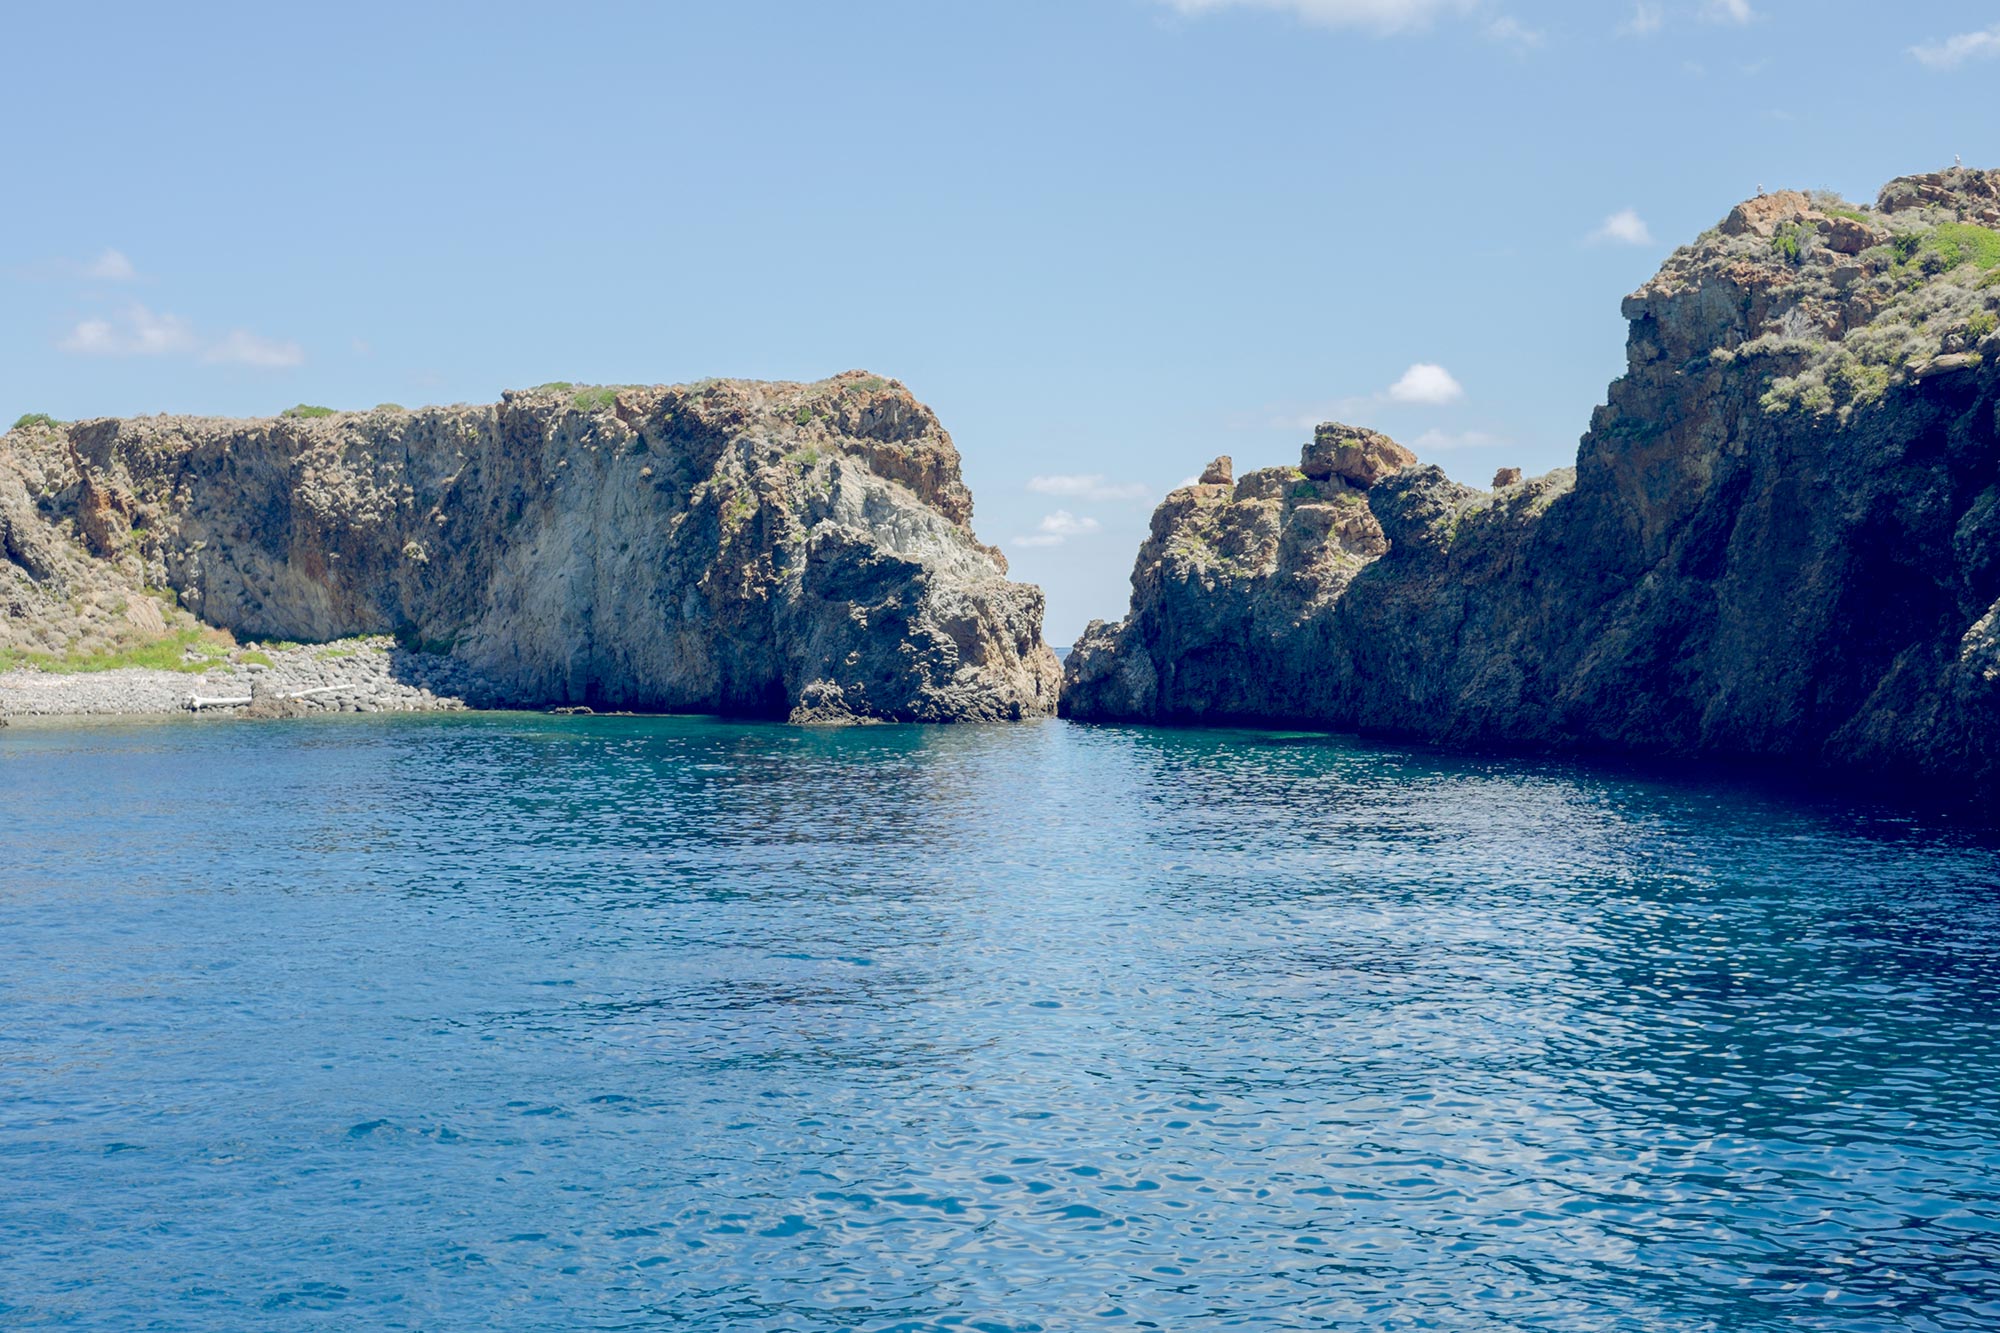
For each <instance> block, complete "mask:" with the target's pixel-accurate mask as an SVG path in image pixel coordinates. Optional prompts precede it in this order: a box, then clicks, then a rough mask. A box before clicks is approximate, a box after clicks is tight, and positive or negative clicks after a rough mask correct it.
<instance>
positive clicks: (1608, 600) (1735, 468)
mask: <svg viewBox="0 0 2000 1333" xmlns="http://www.w3.org/2000/svg"><path fill="white" fill-rule="evenodd" d="M1997 312H2000V172H1977V171H1950V172H1942V173H1938V174H1935V175H1929V176H1918V177H1910V178H1906V179H1903V180H1899V181H1896V182H1893V183H1891V184H1890V185H1889V186H1888V187H1887V188H1886V189H1884V190H1883V192H1882V194H1881V197H1880V199H1879V201H1878V202H1877V204H1876V205H1875V206H1874V207H1873V208H1859V207H1855V206H1853V205H1850V204H1848V203H1846V202H1844V201H1841V200H1839V199H1836V198H1833V197H1830V196H1824V195H1811V196H1809V195H1804V194H1797V193H1791V192H1784V193H1779V194H1773V195H1768V196H1761V197H1759V198H1757V199H1754V200H1750V201H1748V202H1746V203H1744V204H1742V205H1741V206H1739V207H1738V208H1736V209H1735V210H1733V211H1732V212H1731V213H1730V214H1729V216H1728V218H1727V219H1725V220H1724V221H1723V223H1722V224H1721V225H1720V226H1718V227H1717V228H1716V229H1714V230H1712V231H1710V232H1708V233H1707V234H1705V235H1704V236H1702V237H1701V238H1700V239H1699V240H1698V241H1697V242H1695V243H1694V244H1693V245H1691V246H1688V247H1685V248H1683V249H1681V250H1680V251H1678V252H1676V253H1675V254H1674V255H1673V256H1672V257H1671V258H1670V259H1668V261H1667V262H1666V264H1665V266H1664V267H1663V268H1662V269H1661V271H1660V273H1659V274H1658V276H1656V277H1655V278H1654V279H1653V280H1652V281H1651V282H1649V283H1647V284H1646V285H1645V286H1644V287H1643V288H1641V289H1640V290H1639V291H1638V292H1637V293H1635V294H1634V295H1633V296H1631V297H1630V298H1628V299H1627V301H1626V303H1625V315H1626V317H1627V318H1628V319H1629V320H1630V321H1631V331H1630V337H1629V342H1628V367H1627V371H1626V374H1625V375H1624V376H1623V377H1622V378H1621V379H1619V380H1618V381H1616V382H1615V383H1614V384H1613V385H1612V386H1611V389H1610V393H1609V396H1608V400H1607V402H1606V403H1605V404H1604V405H1603V406H1602V407H1600V408H1599V409H1598V410H1597V412H1596V414H1595V415H1594V417H1593V420H1592V422H1591V428H1590V431H1589V433H1588V434H1586V435H1585V436H1584V438H1583V441H1582V445H1581V448H1580V450H1579V453H1578V457H1577V465H1576V467H1575V469H1573V470H1572V469H1562V470H1560V471H1557V472H1554V473H1551V474H1549V475H1547V476H1544V477H1539V478H1531V479H1525V480H1522V479H1515V478H1512V477H1510V476H1509V473H1508V472H1507V471H1503V472H1502V473H1501V474H1500V475H1499V476H1497V477H1496V478H1495V482H1496V486H1497V489H1496V490H1495V491H1492V492H1487V491H1480V490H1477V489H1474V488H1472V487H1468V486H1464V485H1459V484H1457V483H1454V482H1452V481H1450V480H1448V479H1447V478H1446V477H1445V476H1444V474H1443V473H1442V472H1440V471H1439V470H1438V469H1436V468H1435V467H1409V466H1407V465H1405V464H1406V461H1407V455H1403V454H1400V453H1396V452H1391V451H1390V450H1389V449H1386V448H1384V447H1382V446H1381V445H1374V446H1361V447H1359V449H1358V452H1359V454H1360V455H1361V456H1364V457H1370V458H1374V459H1376V460H1378V461H1377V462H1376V463H1374V464H1372V465H1369V466H1358V467H1347V468H1337V470H1336V472H1335V473H1334V475H1333V476H1332V477H1331V478H1328V479H1326V480H1321V479H1318V478H1317V477H1316V476H1315V474H1314V468H1315V467H1316V466H1319V465H1320V460H1323V459H1325V458H1327V457H1328V453H1329V451H1328V447H1327V441H1328V440H1329V438H1331V439H1334V440H1343V439H1346V438H1349V437H1357V438H1358V437H1359V436H1360V433H1359V432H1353V431H1350V430H1348V429H1347V428H1345V427H1323V428H1322V429H1321V431H1320V434H1319V436H1318V437H1317V438H1316V439H1315V442H1314V444H1313V445H1311V446H1308V447H1307V449H1306V453H1305V457H1304V458H1303V459H1302V460H1301V468H1300V469H1299V470H1298V471H1296V472H1293V471H1290V470H1266V471H1262V472H1253V473H1251V474H1249V475H1248V476H1247V477H1245V478H1244V480H1243V481H1242V482H1240V483H1238V484H1237V485H1236V486H1235V488H1234V489H1233V490H1231V489H1228V488H1224V487H1219V486H1213V485H1209V486H1199V485H1198V486H1192V487H1186V488H1183V489H1181V490H1179V491H1176V492H1174V493H1173V494H1172V495H1171V496H1169V497H1168V499H1167V500H1166V502H1165V503H1164V504H1163V505H1162V506H1161V507H1160V510H1159V512H1158V513H1157V514H1156V515H1155V517H1154V520H1153V530H1152V535H1151V537H1150V538H1149V539H1148V540H1147V542H1146V543H1145V545H1144V546H1143V547H1142V549H1141V551H1140V555H1139V560H1138V564H1137V566H1136V568H1135V570H1134V573H1133V600H1132V610H1131V613H1130V615H1128V617H1127V618H1126V619H1125V620H1124V621H1123V622H1121V623H1120V624H1117V625H1104V624H1102V623H1099V624H1093V625H1092V626H1091V627H1090V629H1089V630H1088V631H1086V633H1085V634H1084V636H1083V638H1082V640H1080V641H1079V642H1078V644H1077V646H1076V648H1075V650H1074V651H1073V652H1072V653H1071V654H1070V656H1069V659H1068V662H1067V664H1066V680H1065V695H1064V704H1063V706H1064V711H1065V712H1066V713H1068V714H1069V715H1071V716H1075V717H1079V718H1097V719H1115V718H1148V719H1190V720H1191V719H1210V720H1215V719H1270V720H1275V719H1284V720H1292V721H1301V722H1311V723H1319V724H1324V725H1331V726H1337V727H1352V728H1360V729H1364V730H1371V731H1379V732H1384V733H1393V734H1399V735H1407V736H1414V737H1421V738H1426V739H1431V740H1438V741H1450V742H1461V743H1474V744H1500V745H1509V746H1529V747H1535V748H1545V749H1563V750H1614V751H1626V752H1642V753H1650V754H1657V755H1671V756H1706V757H1736V758H1753V759H1757V760H1775V761H1783V762H1788V763H1800V764H1807V765H1813V766H1819V767H1826V768H1835V769H1842V770H1847V771H1849V772H1850V773H1866V774H1871V775H1875V776H1877V777H1879V778H1883V779H1891V780H1895V781H1898V782H1902V781H1918V782H1928V783H1932V784H1936V785H1938V786H1941V787H1944V788H1947V789H1953V790H1957V791H1960V792H1962V793H1965V794H1969V795H1972V796H1974V797H1975V798H1976V799H1980V800H1984V801H1988V802H1991V801H1993V800H1994V799H1995V797H1996V795H2000V333H1996V324H2000V313H1997ZM1375 438H1377V439H1379V437H1375ZM1334 454H1335V456H1336V457H1338V458H1345V457H1347V456H1348V454H1347V453H1346V451H1345V450H1344V449H1342V448H1341V447H1340V446H1338V445H1337V446H1336V447H1335V450H1334ZM1336 483H1337V484H1336Z"/></svg>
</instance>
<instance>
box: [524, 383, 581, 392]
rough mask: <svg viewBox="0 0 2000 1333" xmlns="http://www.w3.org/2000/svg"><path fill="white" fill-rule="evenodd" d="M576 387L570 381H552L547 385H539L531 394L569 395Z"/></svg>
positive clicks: (531, 390)
mask: <svg viewBox="0 0 2000 1333" xmlns="http://www.w3.org/2000/svg"><path fill="white" fill-rule="evenodd" d="M575 387H576V386H575V385H574V384H571V383H570V382H569V381H568V380H550V381H549V382H548V383H547V384H537V385H536V386H535V387H534V388H532V389H530V390H528V392H529V393H568V392H569V391H570V390H571V389H574V388H575Z"/></svg>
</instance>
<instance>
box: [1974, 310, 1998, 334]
mask: <svg viewBox="0 0 2000 1333" xmlns="http://www.w3.org/2000/svg"><path fill="white" fill-rule="evenodd" d="M1995 328H2000V315H1996V314H1994V313H1993V312H1992V311H1991V310H1981V311H1979V312H1978V313H1976V314H1974V315H1973V316H1972V318H1970V319H1968V320H1966V321H1965V331H1966V332H1967V333H1969V334H1971V335H1972V337H1973V338H1974V339H1975V340H1976V339H1979V338H1984V337H1985V336H1986V335H1987V334H1989V333H1991V332H1993V330H1994V329H1995Z"/></svg>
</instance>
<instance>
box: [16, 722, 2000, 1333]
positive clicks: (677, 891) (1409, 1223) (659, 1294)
mask: <svg viewBox="0 0 2000 1333" xmlns="http://www.w3.org/2000/svg"><path fill="white" fill-rule="evenodd" d="M1996 883H2000V854H1996V852H1995V851H1994V850H1993V849H1992V848H1991V847H1990V846H1989V845H1987V844H1985V843H1982V842H1980V841H1978V840H1976V839H1973V838H1970V837H1967V836H1965V835H1963V834H1959V833H1954V832H1952V831H1951V830H1949V829H1946V828H1942V827H1939V826H1933V825H1927V824H1925V823H1923V822H1921V821H1911V820H1904V819H1900V818H1894V817H1889V816H1885V815H1883V814H1881V813H1879V812H1875V813H1871V812H1867V811H1863V810H1859V809H1855V808H1851V807H1845V806H1842V805H1839V804H1835V803H1829V802H1824V801H1804V800H1799V799H1795V798H1791V797H1786V796H1782V795H1776V794H1772V793H1769V792H1762V791H1759V790H1757V789H1755V788H1751V787H1732V786H1720V785H1717V784H1716V783H1714V782H1710V783H1707V784H1702V783H1698V782H1692V781H1680V780H1663V779H1658V778H1645V777H1632V776H1626V775H1621V774H1618V773H1607V772H1605V771H1603V770H1595V771H1593V770H1585V769H1579V768H1573V767H1567V766H1560V765H1548V764H1517V763H1502V762H1484V761H1482V762H1463V761H1450V760H1444V759H1440V758H1437V757H1434V756H1429V755H1423V754H1415V753H1410V752H1405V751H1397V750H1393V749H1383V748H1379V747H1376V748H1370V747H1364V746H1361V745H1359V744H1356V743H1352V742H1348V741H1343V740H1339V739H1335V738H1327V737H1309V736H1298V735H1290V734H1272V733H1254V732H1186V733H1173V732H1162V731H1144V730H1119V729H1085V728H1079V727H1073V726H1068V725H1064V724H1053V723H1052V724H1048V725H1039V726H1022V727H1014V728H964V729H948V728H947V729H919V728H896V727H878V728H864V729H854V730H845V731H808V730H792V729H786V728H781V727H770V726H749V725H731V724H724V723H718V722H709V721H694V720H661V719H616V718H576V719H550V718H541V717H523V716H488V717H471V718H463V717H462V718H407V717H404V718H375V719H350V718H340V719H327V720H322V721H308V722H297V723H275V724H266V725H261V726H256V725H238V724H227V723H221V724H213V725H191V724H180V725H153V726H124V727H66V728H39V727H35V728H29V727H19V726H17V727H15V728H13V729H11V730H10V731H7V732H4V733H0V1327H5V1328H8V1329H16V1328H18V1329H42V1328H93V1329H118V1330H125V1329H142V1328H150V1329H247V1328H258V1329H281V1330H282V1329H296V1328H329V1329H332V1328H338V1329H450V1330H458V1329H506V1330H512V1329H569V1328H575V1329H614V1328H617V1329H694V1330H710V1329H715V1330H723V1329H730V1330H734V1329H743V1330H780V1329H783V1330H832V1329H859V1330H888V1329H908V1330H916V1329H986V1330H1027V1329H1048V1330H1068V1329H1127V1328H1156V1329H1164V1330H1191V1329H1225V1328H1245V1329H1292V1328H1297V1329H1316V1328H1351V1329H1418V1328H1447V1329H1515V1328H1536V1329H1543V1328H1546V1329H1586V1330H1591V1329H1788V1330H1789V1329H1843V1330H1845V1329H1855V1330H1860V1329H1884V1330H1887V1329H1897V1330H1902V1329H1919V1330H1922V1329H1952V1330H1960V1329H1963V1330H1971V1329H1993V1328H1996V1327H2000V1024H1996V1021H1995V1020H1996V1017H2000V1003H1996V999H2000V891H1997V890H1996V888H1995V885H1996Z"/></svg>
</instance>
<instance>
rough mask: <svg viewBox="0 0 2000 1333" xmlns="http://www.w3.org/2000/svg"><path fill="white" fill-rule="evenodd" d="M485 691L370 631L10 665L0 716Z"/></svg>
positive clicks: (384, 704)
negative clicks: (114, 661) (93, 661)
mask: <svg viewBox="0 0 2000 1333" xmlns="http://www.w3.org/2000/svg"><path fill="white" fill-rule="evenodd" d="M484 694H485V691H484V690H483V689H482V682H480V681H479V680H478V679H477V678H476V677H475V676H474V675H473V674H472V673H471V672H470V671H468V670H467V669H466V668H465V667H464V666H462V665H461V664H459V663H457V662H455V661H453V660H452V659H450V658H448V657H440V656H436V655H434V654H425V653H412V652H409V651H406V650H404V649H400V648H398V647H397V646H396V643H395V641H394V640H393V639H391V638H389V637H387V636H371V637H367V638H356V639H341V640H336V641H334V642H331V643H322V644H264V645H259V644H246V645H245V646H244V649H243V650H242V651H241V652H239V653H237V654H235V655H233V657H232V659H231V660H228V661H222V662H217V663H215V664H213V665H211V666H208V667H207V668H206V669H204V670H201V671H193V670H189V671H173V670H166V669H162V668H154V667H114V668H111V669H109V670H104V671H78V672H60V671H48V670H44V669H42V668H39V667H15V668H13V669H11V670H8V671H4V672H0V719H14V720H24V721H25V720H27V719H30V718H37V719H39V718H50V719H54V718H93V717H95V718H163V719H175V718H186V717H202V716H209V715H220V716H233V717H253V718H271V717H305V716H310V715H313V714H322V713H435V712H460V711H465V710H467V709H470V708H472V707H473V706H474V705H473V703H472V702H471V700H472V699H474V698H477V697H481V696H483V695H484Z"/></svg>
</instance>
